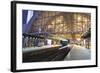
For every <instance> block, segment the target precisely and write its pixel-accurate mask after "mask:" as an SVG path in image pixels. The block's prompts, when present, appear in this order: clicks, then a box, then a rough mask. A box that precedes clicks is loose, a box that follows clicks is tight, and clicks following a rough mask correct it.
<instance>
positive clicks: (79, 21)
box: [27, 11, 91, 48]
mask: <svg viewBox="0 0 100 73" xmlns="http://www.w3.org/2000/svg"><path fill="white" fill-rule="evenodd" d="M34 14H35V15H34V17H35V18H33V20H32V23H31V27H30V28H29V29H28V31H27V33H30V34H31V33H37V35H38V36H42V37H44V38H49V39H51V40H52V44H59V43H60V42H59V40H61V39H69V40H70V43H71V44H78V45H82V46H85V47H86V46H87V45H86V43H87V42H89V43H90V40H91V39H90V40H88V41H87V40H86V38H81V37H82V35H83V34H84V33H85V32H86V31H87V30H89V28H91V14H90V13H77V12H56V11H34ZM38 33H44V34H42V35H39V34H38ZM31 39H32V38H30V40H31ZM44 40H45V39H41V40H40V41H44ZM30 42H32V41H30ZM30 42H29V43H30ZM32 44H33V43H32ZM32 44H31V45H30V46H33V45H32ZM88 48H90V47H88Z"/></svg>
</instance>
